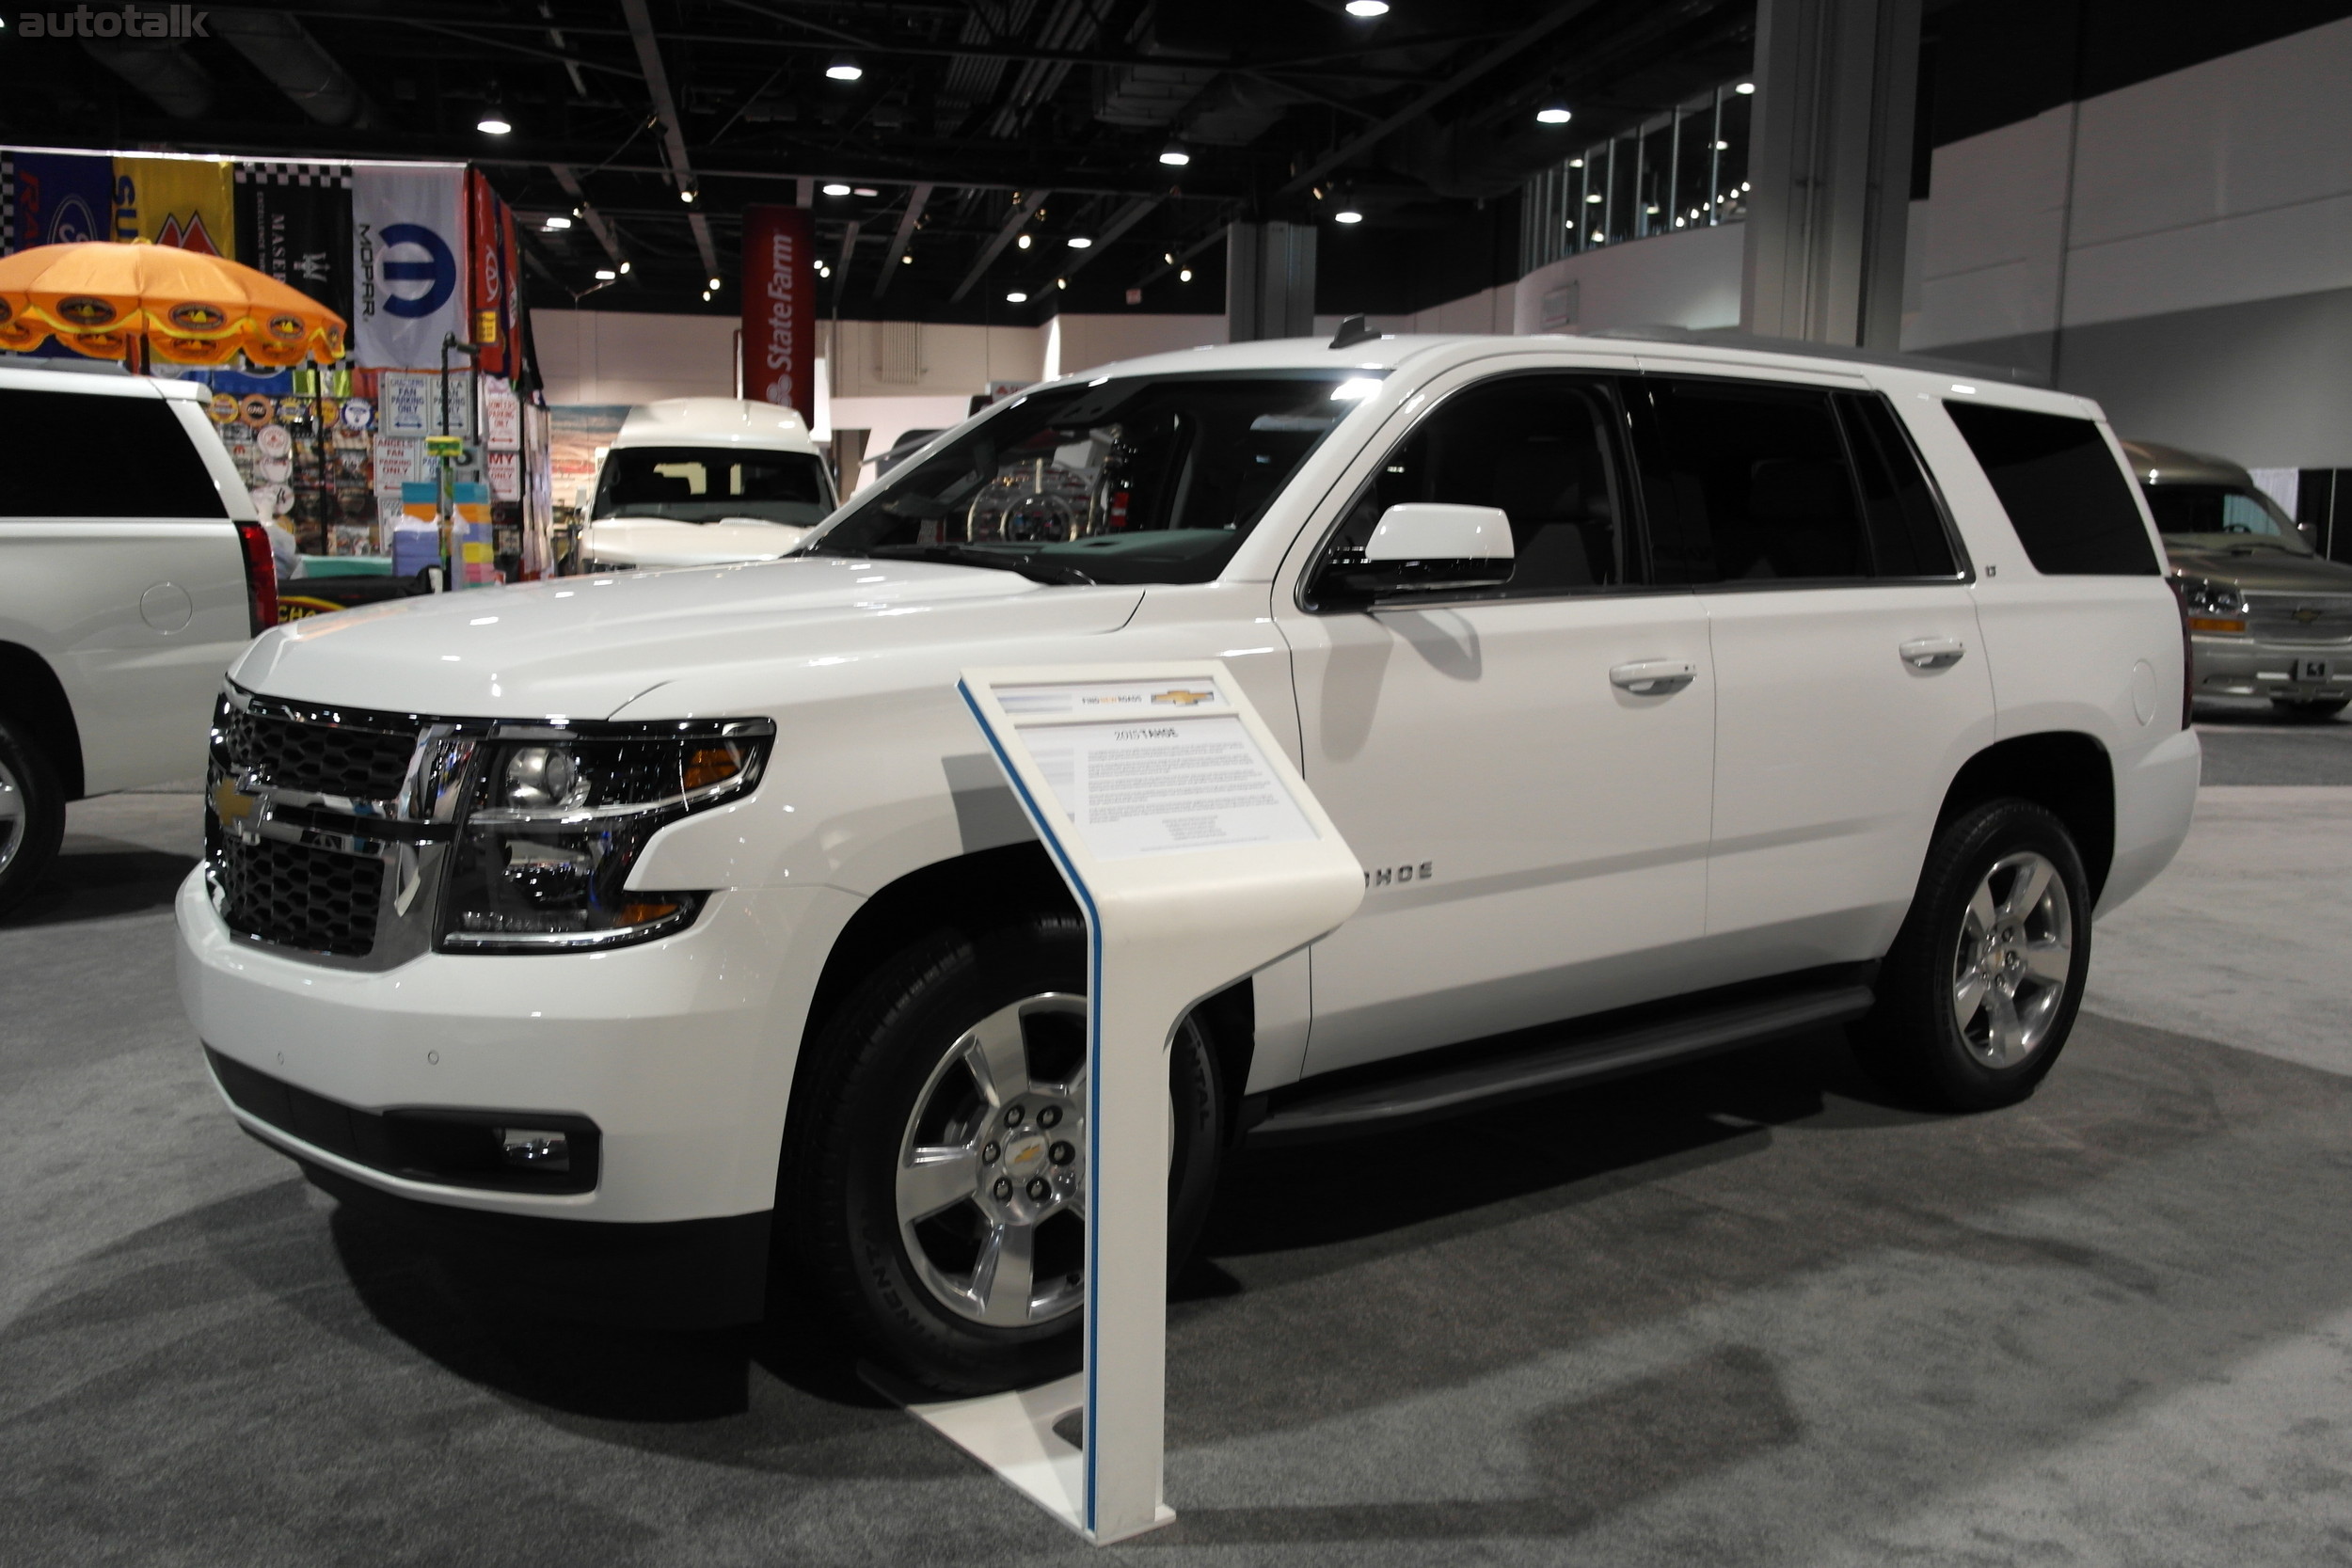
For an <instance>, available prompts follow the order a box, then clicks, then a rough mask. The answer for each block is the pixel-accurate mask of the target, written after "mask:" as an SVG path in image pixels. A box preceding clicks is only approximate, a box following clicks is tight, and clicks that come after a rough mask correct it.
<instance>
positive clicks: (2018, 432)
mask: <svg viewBox="0 0 2352 1568" xmlns="http://www.w3.org/2000/svg"><path fill="white" fill-rule="evenodd" d="M1944 408H1945V411H1946V412H1947V413H1948V414H1950V415H1951V417H1952V423H1954V424H1955V425H1958V426H1959V427H1960V434H1961V435H1962V436H1963V437H1964V438H1965V439H1966V440H1967V442H1968V450H1969V451H1973V452H1975V453H1976V454H1977V461H1978V462H1979V464H1981V465H1983V467H1984V477H1985V478H1987V479H1989V480H1991V481H1992V482H1993V492H1994V494H1995V495H1997V496H1999V497H2000V498H2001V506H2002V508H2003V509H2004V510H2006V511H2007V512H2008V513H2009V520H2010V524H2011V525H2012V526H2014V527H2015V528H2016V530H2017V539H2018V542H2019V543H2020V544H2022V545H2024V546H2026V559H2027V560H2028V561H2031V562H2033V565H2034V570H2035V571H2037V572H2042V573H2045V574H2048V575H2050V576H2053V577H2088V576H2132V577H2153V576H2156V575H2157V574H2158V573H2159V571H2160V570H2161V568H2159V567H2158V566H2157V564H2156V552H2155V550H2154V548H2153V546H2150V545H2149V543H2148V530H2147V527H2146V526H2145V525H2144V524H2142V523H2141V522H2140V520H2139V508H2137V506H2134V505H2133V504H2132V482H2131V481H2130V480H2129V479H2127V478H2125V477H2124V474H2123V470H2122V467H2119V466H2118V465H2117V463H2116V461H2115V454H2114V453H2113V452H2111V451H2108V450H2107V444H2106V441H2105V440H2103V439H2101V437H2100V435H2099V427H2098V426H2097V425H2094V424H2092V423H2091V422H2090V420H2070V419H2067V418H2065V417H2064V416H2062V415H2058V414H2029V413H2026V411H2025V410H2023V409H2018V408H1997V407H1994V406H1993V405H1992V404H1981V403H1962V402H1958V401H1951V400H1947V402H1946V403H1945V404H1944Z"/></svg>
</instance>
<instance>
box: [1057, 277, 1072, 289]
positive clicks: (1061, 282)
mask: <svg viewBox="0 0 2352 1568" xmlns="http://www.w3.org/2000/svg"><path fill="white" fill-rule="evenodd" d="M1054 287H1055V288H1057V289H1067V288H1068V287H1070V279H1069V278H1067V277H1057V278H1055V279H1054Z"/></svg>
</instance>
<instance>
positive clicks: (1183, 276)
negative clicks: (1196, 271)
mask: <svg viewBox="0 0 2352 1568" xmlns="http://www.w3.org/2000/svg"><path fill="white" fill-rule="evenodd" d="M1176 281H1177V282H1179V283H1189V282H1191V281H1192V269H1191V268H1190V267H1186V268H1185V269H1184V271H1182V272H1180V273H1178V274H1177V275H1176Z"/></svg>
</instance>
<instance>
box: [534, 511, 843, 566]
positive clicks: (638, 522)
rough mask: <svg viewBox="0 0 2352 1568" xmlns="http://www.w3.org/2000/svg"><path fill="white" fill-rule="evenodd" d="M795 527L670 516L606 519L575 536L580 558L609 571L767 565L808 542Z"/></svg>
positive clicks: (752, 520) (803, 532) (754, 519)
mask: <svg viewBox="0 0 2352 1568" xmlns="http://www.w3.org/2000/svg"><path fill="white" fill-rule="evenodd" d="M808 532H809V531H808V530H807V529H806V528H803V526H801V525H800V524H798V523H771V522H763V521H762V520H760V519H759V518H757V517H722V518H720V519H718V520H716V521H714V522H707V523H682V522H679V521H677V520H676V519H675V518H671V517H606V518H602V519H599V520H598V521H596V522H593V523H590V524H589V525H588V526H587V527H586V528H585V529H583V530H581V531H580V554H581V555H582V556H583V557H585V558H586V559H588V560H590V561H596V562H603V563H605V564H607V565H613V566H720V565H724V564H725V563H726V562H730V561H773V560H775V559H776V558H777V557H778V556H780V555H782V554H783V553H784V552H785V551H787V550H788V549H790V548H791V547H792V546H795V545H797V544H799V543H800V542H801V541H802V540H803V539H805V538H807V537H808Z"/></svg>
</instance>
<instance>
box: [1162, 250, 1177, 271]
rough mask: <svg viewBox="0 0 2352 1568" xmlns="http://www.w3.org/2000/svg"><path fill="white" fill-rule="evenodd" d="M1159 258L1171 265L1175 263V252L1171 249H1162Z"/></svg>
mask: <svg viewBox="0 0 2352 1568" xmlns="http://www.w3.org/2000/svg"><path fill="white" fill-rule="evenodd" d="M1160 260H1161V261H1166V262H1167V263H1168V265H1169V266H1171V267H1172V266H1174V265H1175V264H1176V253H1175V252H1174V251H1172V250H1163V251H1161V252H1160Z"/></svg>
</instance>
